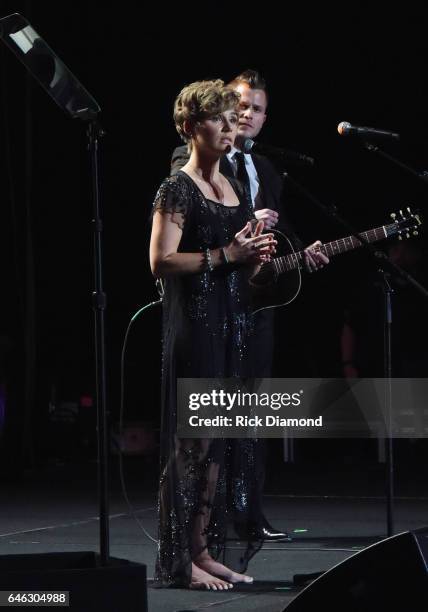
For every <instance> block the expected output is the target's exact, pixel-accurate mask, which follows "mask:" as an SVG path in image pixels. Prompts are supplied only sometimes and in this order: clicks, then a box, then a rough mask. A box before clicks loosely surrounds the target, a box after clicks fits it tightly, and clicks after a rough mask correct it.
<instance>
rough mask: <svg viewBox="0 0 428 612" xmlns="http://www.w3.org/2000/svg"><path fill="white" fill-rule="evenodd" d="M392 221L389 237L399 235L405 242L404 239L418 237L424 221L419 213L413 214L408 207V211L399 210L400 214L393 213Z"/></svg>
mask: <svg viewBox="0 0 428 612" xmlns="http://www.w3.org/2000/svg"><path fill="white" fill-rule="evenodd" d="M391 219H392V220H393V221H394V223H392V224H391V225H389V226H388V228H387V231H388V236H394V235H396V234H398V239H399V240H403V237H405V238H410V236H411V235H412V236H417V235H418V233H419V232H418V229H419V226H420V225H422V221H421V218H420V215H419V211H416V212H414V213H413V212H412V211H411V209H410V207H409V206H408V207H407V208H406V210H404V211H403V210H399V211H398V213H391Z"/></svg>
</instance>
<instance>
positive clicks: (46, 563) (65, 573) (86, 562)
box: [0, 551, 147, 612]
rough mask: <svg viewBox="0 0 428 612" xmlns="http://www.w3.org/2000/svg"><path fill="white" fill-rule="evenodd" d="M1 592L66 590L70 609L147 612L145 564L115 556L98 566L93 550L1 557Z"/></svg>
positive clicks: (74, 611) (96, 611)
mask: <svg viewBox="0 0 428 612" xmlns="http://www.w3.org/2000/svg"><path fill="white" fill-rule="evenodd" d="M0 591H11V592H13V593H16V592H17V591H22V592H27V593H28V592H35V591H37V592H41V591H68V592H69V603H70V607H66V608H64V609H67V610H71V611H72V612H98V611H100V612H101V611H102V612H118V611H119V610H121V611H122V610H123V611H125V610H126V612H147V581H146V566H145V565H141V564H139V563H133V562H131V561H127V560H125V559H117V558H114V557H110V559H109V565H108V566H101V564H100V558H99V555H97V554H96V553H94V552H92V551H82V552H61V553H46V554H29V555H3V556H0ZM14 605H15V606H16V605H21V606H23V605H25V603H21V604H19V603H18V602H17V603H15V604H14ZM26 605H29V604H28V603H27V604H26ZM33 605H34V604H33ZM39 605H40V604H39ZM52 607H53V609H55V610H57V609H60V604H58V606H55V607H54V606H53V605H52ZM61 607H62V606H61Z"/></svg>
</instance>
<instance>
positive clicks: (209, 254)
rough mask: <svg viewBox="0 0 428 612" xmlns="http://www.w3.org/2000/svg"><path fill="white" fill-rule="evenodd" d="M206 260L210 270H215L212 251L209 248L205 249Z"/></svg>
mask: <svg viewBox="0 0 428 612" xmlns="http://www.w3.org/2000/svg"><path fill="white" fill-rule="evenodd" d="M205 261H206V264H207V269H208V270H209V271H210V272H213V270H214V266H213V260H212V259H211V251H210V250H209V249H206V251H205Z"/></svg>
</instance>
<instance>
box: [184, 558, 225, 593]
mask: <svg viewBox="0 0 428 612" xmlns="http://www.w3.org/2000/svg"><path fill="white" fill-rule="evenodd" d="M190 588H191V589H207V590H213V591H223V590H224V591H227V589H233V584H231V583H229V582H225V581H224V580H220V578H216V577H215V576H211V574H208V572H206V571H205V570H203V569H201V568H200V567H198V566H197V565H196V564H195V563H192V581H191V583H190Z"/></svg>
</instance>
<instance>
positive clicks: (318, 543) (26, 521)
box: [0, 458, 428, 612]
mask: <svg viewBox="0 0 428 612" xmlns="http://www.w3.org/2000/svg"><path fill="white" fill-rule="evenodd" d="M284 469H285V482H286V484H283V486H282V487H281V486H279V484H278V483H275V482H274V481H272V479H271V480H270V483H269V482H268V491H269V493H268V494H267V495H266V496H265V500H264V508H265V514H266V516H267V518H268V519H269V521H270V522H271V523H272V525H273V526H275V527H276V528H278V529H285V530H287V531H288V532H289V533H290V534H291V535H293V537H294V540H293V542H290V543H283V544H281V543H277V544H265V545H264V546H263V548H262V549H261V550H260V551H259V552H258V553H257V554H256V555H255V557H254V558H253V559H252V561H251V563H250V566H249V569H248V573H250V574H251V575H252V576H254V578H255V583H254V584H253V585H251V586H249V587H241V588H238V587H235V588H234V589H233V590H229V591H227V592H226V591H223V592H220V591H218V592H212V591H209V592H196V591H195V592H193V591H186V590H182V589H154V588H153V587H152V586H151V583H150V582H149V588H148V600H149V610H156V612H178V611H180V610H187V611H188V610H204V609H208V608H213V609H218V610H225V611H230V612H238V611H241V610H243V609H245V610H247V611H250V610H258V611H263V612H277V611H278V612H279V611H280V610H283V609H284V608H285V607H286V606H287V603H289V602H290V601H291V599H292V598H293V597H295V596H296V594H297V593H298V592H299V588H297V587H295V585H294V584H293V576H294V575H295V574H307V573H312V572H320V571H323V570H327V569H329V568H331V567H332V566H334V565H335V564H337V563H339V562H341V561H343V560H344V559H346V558H347V557H349V556H350V555H352V554H354V553H355V552H357V551H358V550H360V549H361V548H363V547H365V546H368V545H370V544H372V543H373V542H375V541H378V540H380V539H383V538H384V537H386V505H385V499H384V497H383V496H382V491H383V484H384V483H383V474H384V468H383V467H382V466H377V467H376V466H375V467H372V468H369V467H367V466H366V467H364V468H363V467H361V466H360V467H358V466H352V469H351V468H350V469H345V468H344V466H343V465H342V466H340V467H337V469H332V468H331V467H330V468H328V469H327V470H326V469H325V468H323V470H322V471H321V469H320V468H318V469H316V468H314V467H312V468H310V466H307V465H306V466H305V465H303V466H288V467H286V468H284ZM314 470H315V471H314ZM125 479H126V485H127V489H128V494H129V499H130V501H131V504H132V507H133V509H134V511H135V515H136V517H137V518H138V520H139V522H140V523H141V525H142V526H143V527H144V528H145V529H146V530H147V532H148V533H149V534H150V535H151V536H152V537H153V538H156V481H157V474H156V466H155V465H154V464H153V463H147V462H145V461H143V460H141V459H138V458H133V459H130V458H127V459H126V460H125ZM397 479H398V480H400V482H401V484H399V486H397V494H396V498H395V503H394V518H395V533H400V532H402V531H407V530H412V529H416V528H418V527H423V526H426V525H427V524H428V494H427V493H426V490H425V489H424V486H423V482H424V479H423V478H422V475H421V473H420V472H419V473H418V474H416V473H415V474H414V478H413V480H412V478H411V474H408V475H403V474H401V475H400V474H398V475H397ZM111 482H112V490H111V506H110V515H111V520H110V527H111V529H110V553H111V555H112V556H114V557H120V558H124V559H129V560H132V561H137V562H140V563H144V564H146V565H147V573H148V577H149V578H150V579H151V577H152V575H153V568H154V561H155V554H156V544H155V543H154V542H153V541H151V540H150V539H149V538H148V537H147V536H146V535H145V534H144V533H143V531H142V529H141V527H140V525H139V524H138V522H137V521H136V520H135V517H134V516H132V515H131V514H130V511H129V508H128V506H127V504H126V502H125V501H124V499H123V496H122V493H121V488H120V479H119V477H118V470H117V459H113V460H112V466H111ZM281 482H283V481H281ZM1 486H2V490H3V495H2V511H1V519H0V551H1V552H0V554H2V555H5V554H21V553H41V552H60V551H79V550H98V542H99V539H98V537H99V536H98V529H99V527H98V525H99V523H98V520H97V485H96V465H95V464H94V463H80V464H76V463H75V464H68V465H58V466H50V467H44V468H39V469H37V470H33V471H28V472H26V473H24V474H22V475H21V477H20V478H18V479H15V480H13V481H9V482H8V481H7V480H6V481H4V482H2V484H1ZM272 486H274V487H275V489H274V490H272ZM322 489H324V494H321V492H322ZM287 491H288V492H287ZM300 588H301V587H300ZM118 612H119V611H118ZM121 612H122V611H121ZM123 612H125V611H123Z"/></svg>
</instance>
